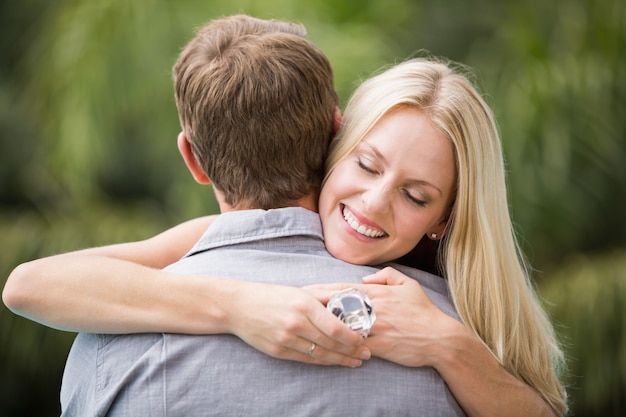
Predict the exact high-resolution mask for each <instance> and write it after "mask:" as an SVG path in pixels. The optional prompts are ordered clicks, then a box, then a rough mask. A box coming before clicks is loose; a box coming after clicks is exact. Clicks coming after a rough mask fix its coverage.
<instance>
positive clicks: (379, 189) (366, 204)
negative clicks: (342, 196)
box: [361, 182, 391, 213]
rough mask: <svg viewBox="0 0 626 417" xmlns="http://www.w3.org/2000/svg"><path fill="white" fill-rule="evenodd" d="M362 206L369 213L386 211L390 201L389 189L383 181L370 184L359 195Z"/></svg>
mask: <svg viewBox="0 0 626 417" xmlns="http://www.w3.org/2000/svg"><path fill="white" fill-rule="evenodd" d="M361 199H362V201H363V208H364V209H365V210H367V211H368V212H370V213H386V212H388V211H389V206H390V203H391V190H390V189H389V188H388V187H387V186H385V184H384V183H382V182H381V183H376V184H371V185H370V186H369V187H368V189H367V190H366V191H365V192H363V194H362V195H361Z"/></svg>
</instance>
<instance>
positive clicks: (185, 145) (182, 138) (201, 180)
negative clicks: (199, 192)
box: [178, 132, 211, 184]
mask: <svg viewBox="0 0 626 417" xmlns="http://www.w3.org/2000/svg"><path fill="white" fill-rule="evenodd" d="M178 151H179V152H180V154H181V155H182V157H183V160H184V161H185V165H187V169H189V172H191V175H193V178H194V179H195V180H196V182H197V183H198V184H211V180H210V179H209V177H208V176H207V174H206V173H205V172H204V170H203V169H202V166H200V163H199V162H198V160H197V159H196V156H195V155H194V154H193V150H192V149H191V144H190V143H189V141H188V140H187V135H185V132H180V133H179V134H178Z"/></svg>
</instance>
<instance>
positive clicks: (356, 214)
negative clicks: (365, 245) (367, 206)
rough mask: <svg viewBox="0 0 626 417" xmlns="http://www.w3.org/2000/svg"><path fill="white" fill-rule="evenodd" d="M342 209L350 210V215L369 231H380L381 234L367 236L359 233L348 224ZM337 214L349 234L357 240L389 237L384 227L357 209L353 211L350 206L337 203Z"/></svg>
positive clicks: (376, 239) (375, 239) (374, 239)
mask: <svg viewBox="0 0 626 417" xmlns="http://www.w3.org/2000/svg"><path fill="white" fill-rule="evenodd" d="M344 209H346V210H348V211H349V212H350V215H351V216H352V217H354V219H355V220H356V221H357V222H358V223H359V225H361V226H364V227H366V228H367V229H369V230H370V232H375V233H377V232H382V233H383V235H381V236H367V235H366V234H363V233H359V232H358V231H356V230H355V229H354V228H353V227H352V226H351V225H350V224H348V221H347V220H346V218H345V216H344V214H343V212H344ZM339 216H340V218H341V220H342V221H343V224H344V226H345V228H346V229H347V231H348V232H349V233H350V235H351V236H354V237H355V238H357V239H359V240H362V241H378V240H381V239H386V238H388V237H389V234H388V233H387V232H386V231H385V229H383V228H382V227H380V226H379V225H378V224H376V223H374V222H372V221H371V220H369V219H367V218H366V217H364V216H363V215H362V214H361V213H359V212H358V211H355V210H354V209H353V208H351V207H350V206H346V205H345V204H339Z"/></svg>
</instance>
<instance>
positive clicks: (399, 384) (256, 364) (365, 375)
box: [62, 208, 463, 417]
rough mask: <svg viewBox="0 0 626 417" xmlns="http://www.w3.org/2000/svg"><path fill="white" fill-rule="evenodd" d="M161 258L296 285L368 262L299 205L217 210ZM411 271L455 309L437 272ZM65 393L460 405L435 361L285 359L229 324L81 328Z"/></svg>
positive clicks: (318, 408) (127, 411) (130, 399)
mask: <svg viewBox="0 0 626 417" xmlns="http://www.w3.org/2000/svg"><path fill="white" fill-rule="evenodd" d="M168 269H169V270H170V271H173V272H180V273H184V274H211V275H216V276H227V277H232V278H238V279H242V280H247V281H257V282H266V283H274V284H283V285H293V286H303V285H308V284H314V283H324V282H327V283H331V282H355V283H360V280H361V277H362V276H364V275H367V274H369V273H371V272H373V271H374V269H373V268H369V267H362V266H357V265H351V264H347V263H344V262H341V261H339V260H337V259H335V258H332V257H331V256H330V255H329V254H328V253H327V252H326V251H325V249H324V245H323V240H322V236H321V228H320V225H319V217H318V216H317V215H316V214H315V213H312V212H310V211H307V210H304V209H298V208H290V209H280V210H270V211H261V210H250V211H241V212H236V213H228V214H226V215H222V217H221V218H220V219H219V220H218V221H217V222H216V223H215V224H214V225H213V226H212V227H211V228H210V229H209V231H208V233H205V236H203V238H202V239H201V240H200V242H199V243H198V244H197V245H196V246H195V248H194V249H193V250H192V252H191V253H190V254H189V255H188V256H187V257H185V258H184V259H183V260H181V261H180V262H178V263H176V264H174V265H172V266H171V267H169V268H168ZM418 278H419V281H420V283H422V285H424V286H425V291H427V293H428V295H429V296H430V297H431V298H432V299H433V301H434V302H435V303H436V304H437V305H438V306H439V307H440V308H442V309H443V310H444V311H446V312H449V314H452V315H454V312H453V309H452V307H451V304H450V302H449V300H448V298H447V297H446V288H445V283H444V281H443V280H441V279H440V278H437V277H434V276H429V275H426V274H422V275H419V277H418ZM181 279H185V278H184V277H183V276H181ZM374 309H375V306H374ZM62 405H63V409H64V415H68V416H69V415H85V414H88V415H91V414H95V415H105V414H107V413H108V415H113V416H137V415H149V416H151V417H152V416H155V417H158V416H185V417H187V416H208V415H216V416H236V415H239V416H265V415H289V416H296V415H302V416H312V415H315V416H323V415H328V416H337V415H348V416H350V415H354V416H357V415H358V416H367V415H371V416H383V415H390V416H402V415H427V416H437V415H441V416H450V415H463V412H462V410H461V409H460V407H459V406H458V404H457V403H456V401H455V400H454V398H453V397H452V395H451V393H450V392H449V390H448V389H447V386H446V385H445V383H444V382H443V380H442V379H441V377H440V376H439V374H438V373H437V372H436V371H435V370H434V369H432V368H407V367H403V366H399V365H396V364H393V363H391V362H387V361H383V360H380V359H377V358H372V359H370V360H369V361H366V362H365V363H364V364H363V365H362V366H361V367H360V368H357V369H350V368H346V367H338V366H332V367H325V366H319V365H310V364H304V363H299V362H292V361H284V360H278V359H275V358H272V357H270V356H267V355H265V354H263V353H261V352H258V351H257V350H255V349H253V348H252V347H250V346H248V345H247V344H245V343H244V342H243V341H241V340H240V339H238V338H237V337H235V336H231V335H212V336H187V335H174V334H143V335H123V336H111V335H90V334H81V335H79V337H78V338H77V341H76V343H75V346H74V347H73V348H72V353H71V354H70V358H69V359H68V365H67V368H66V374H65V376H64V382H63V390H62Z"/></svg>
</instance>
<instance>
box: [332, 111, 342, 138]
mask: <svg viewBox="0 0 626 417" xmlns="http://www.w3.org/2000/svg"><path fill="white" fill-rule="evenodd" d="M339 126H341V110H339V107H335V112H334V113H333V136H335V135H336V134H337V132H339Z"/></svg>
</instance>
